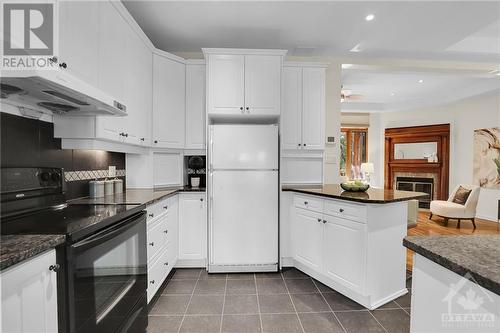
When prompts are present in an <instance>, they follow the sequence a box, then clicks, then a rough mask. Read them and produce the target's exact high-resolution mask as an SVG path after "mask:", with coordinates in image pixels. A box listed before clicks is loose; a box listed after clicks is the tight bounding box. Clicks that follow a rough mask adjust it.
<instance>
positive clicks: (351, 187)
mask: <svg viewBox="0 0 500 333" xmlns="http://www.w3.org/2000/svg"><path fill="white" fill-rule="evenodd" d="M340 187H342V189H344V190H345V191H349V192H365V191H366V190H368V189H369V188H370V184H367V183H363V182H359V181H349V182H345V183H341V184H340Z"/></svg>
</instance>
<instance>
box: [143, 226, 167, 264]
mask: <svg viewBox="0 0 500 333" xmlns="http://www.w3.org/2000/svg"><path fill="white" fill-rule="evenodd" d="M166 231H167V232H166ZM169 237H171V236H170V235H169V234H168V228H167V219H166V218H165V217H160V218H158V219H157V220H155V221H153V222H151V223H149V224H148V231H147V238H148V244H147V248H148V261H150V260H151V259H152V258H153V257H154V256H155V255H156V254H157V253H158V251H160V249H161V248H162V247H164V246H165V244H166V243H167V240H168V238H169Z"/></svg>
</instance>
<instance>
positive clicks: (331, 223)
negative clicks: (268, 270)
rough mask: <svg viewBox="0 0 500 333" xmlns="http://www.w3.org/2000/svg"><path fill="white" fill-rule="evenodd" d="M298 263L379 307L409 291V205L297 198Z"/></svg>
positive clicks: (294, 238) (294, 236)
mask: <svg viewBox="0 0 500 333" xmlns="http://www.w3.org/2000/svg"><path fill="white" fill-rule="evenodd" d="M291 202H292V204H291V207H290V220H291V225H290V230H291V252H292V257H293V265H294V266H295V267H297V268H298V269H300V270H302V271H304V272H305V273H307V274H309V275H311V276H312V277H314V278H316V279H318V280H319V281H321V282H322V283H324V284H326V285H328V286H330V287H331V288H333V289H335V290H337V291H339V292H340V293H342V294H344V295H346V296H347V297H349V298H351V299H353V300H355V301H356V302H358V303H360V304H362V305H364V306H365V307H367V308H369V309H375V308H377V307H379V306H381V305H383V304H385V303H387V302H389V301H390V300H392V299H395V298H397V297H399V296H401V295H403V294H405V293H407V289H406V285H405V281H406V274H405V272H406V266H405V265H406V260H405V258H406V251H405V249H404V248H403V246H402V240H403V237H404V236H405V235H406V214H407V203H406V202H392V203H378V204H376V203H359V202H350V201H346V200H339V199H329V198H324V197H320V196H315V195H308V194H296V193H294V194H293V200H291Z"/></svg>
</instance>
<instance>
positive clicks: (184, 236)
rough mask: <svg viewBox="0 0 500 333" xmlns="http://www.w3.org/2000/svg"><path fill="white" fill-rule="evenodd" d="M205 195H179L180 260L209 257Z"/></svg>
mask: <svg viewBox="0 0 500 333" xmlns="http://www.w3.org/2000/svg"><path fill="white" fill-rule="evenodd" d="M205 197H206V196H205V193H181V194H180V195H179V260H203V261H206V257H207V254H206V253H207V252H206V251H207V206H206V199H205Z"/></svg>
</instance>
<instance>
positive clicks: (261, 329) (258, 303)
mask: <svg viewBox="0 0 500 333" xmlns="http://www.w3.org/2000/svg"><path fill="white" fill-rule="evenodd" d="M280 275H281V273H280ZM253 276H254V278H255V293H256V295H257V296H256V297H257V312H258V313H259V321H260V332H261V333H264V326H263V325H262V313H260V301H259V287H258V286H257V275H255V274H254V275H253Z"/></svg>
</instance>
